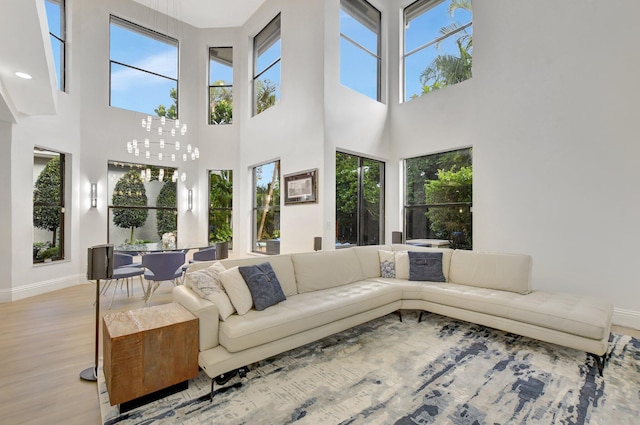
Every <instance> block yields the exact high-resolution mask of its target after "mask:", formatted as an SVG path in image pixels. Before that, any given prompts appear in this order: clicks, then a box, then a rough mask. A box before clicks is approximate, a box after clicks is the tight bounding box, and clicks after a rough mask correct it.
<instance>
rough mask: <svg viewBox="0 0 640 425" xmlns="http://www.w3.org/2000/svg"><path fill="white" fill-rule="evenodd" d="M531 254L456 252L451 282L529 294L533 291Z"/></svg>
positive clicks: (451, 269)
mask: <svg viewBox="0 0 640 425" xmlns="http://www.w3.org/2000/svg"><path fill="white" fill-rule="evenodd" d="M532 264H533V261H532V259H531V256H529V255H520V254H496V253H487V252H477V251H475V252H474V251H465V250H455V251H454V252H453V255H452V256H451V268H450V270H449V281H450V282H453V283H459V284H462V285H469V286H477V287H480V288H489V289H498V290H501V291H510V292H517V293H519V294H528V293H529V292H531V267H532Z"/></svg>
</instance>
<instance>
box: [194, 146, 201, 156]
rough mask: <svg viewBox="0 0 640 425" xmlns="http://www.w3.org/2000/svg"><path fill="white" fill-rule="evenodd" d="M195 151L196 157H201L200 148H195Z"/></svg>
mask: <svg viewBox="0 0 640 425" xmlns="http://www.w3.org/2000/svg"><path fill="white" fill-rule="evenodd" d="M193 153H194V154H195V156H196V158H200V151H199V150H198V148H195V149H194V150H193Z"/></svg>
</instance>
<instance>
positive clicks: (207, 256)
mask: <svg viewBox="0 0 640 425" xmlns="http://www.w3.org/2000/svg"><path fill="white" fill-rule="evenodd" d="M215 259H217V254H216V247H215V246H209V247H207V248H200V249H199V250H198V251H196V252H194V253H193V259H191V260H189V264H185V265H184V266H182V273H183V276H182V281H183V282H182V283H184V273H186V272H187V269H188V268H189V266H190V265H191V264H193V263H197V262H199V261H213V260H215Z"/></svg>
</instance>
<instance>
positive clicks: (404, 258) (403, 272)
mask: <svg viewBox="0 0 640 425" xmlns="http://www.w3.org/2000/svg"><path fill="white" fill-rule="evenodd" d="M395 254H396V277H397V278H398V279H409V253H408V252H407V251H396V252H395Z"/></svg>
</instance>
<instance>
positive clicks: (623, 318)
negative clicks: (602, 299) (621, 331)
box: [613, 308, 640, 330]
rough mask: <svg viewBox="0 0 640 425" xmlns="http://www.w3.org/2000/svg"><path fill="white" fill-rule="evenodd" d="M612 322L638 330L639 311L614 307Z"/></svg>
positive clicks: (639, 321)
mask: <svg viewBox="0 0 640 425" xmlns="http://www.w3.org/2000/svg"><path fill="white" fill-rule="evenodd" d="M613 324H614V325H619V326H624V327H626V328H632V329H639V330H640V311H635V310H627V309H624V308H614V309H613Z"/></svg>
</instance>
